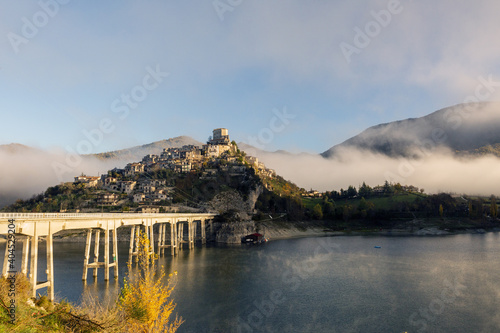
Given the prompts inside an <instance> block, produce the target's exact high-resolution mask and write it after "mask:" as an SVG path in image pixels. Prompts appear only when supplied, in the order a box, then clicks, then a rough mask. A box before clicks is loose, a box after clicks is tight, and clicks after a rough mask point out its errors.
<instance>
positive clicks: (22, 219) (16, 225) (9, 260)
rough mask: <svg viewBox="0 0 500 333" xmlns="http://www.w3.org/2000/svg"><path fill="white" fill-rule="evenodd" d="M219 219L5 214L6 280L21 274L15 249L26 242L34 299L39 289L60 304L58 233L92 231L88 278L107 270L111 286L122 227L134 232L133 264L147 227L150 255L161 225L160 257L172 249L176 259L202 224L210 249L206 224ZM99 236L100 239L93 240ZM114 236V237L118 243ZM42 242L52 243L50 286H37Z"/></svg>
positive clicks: (0, 221) (1, 226) (0, 218)
mask: <svg viewBox="0 0 500 333" xmlns="http://www.w3.org/2000/svg"><path fill="white" fill-rule="evenodd" d="M215 215H216V214H211V213H165V214H161V213H160V214H157V213H93V214H81V213H0V235H6V236H7V242H6V245H5V256H4V262H3V268H2V276H4V277H8V276H9V275H11V274H13V273H15V261H17V260H18V258H16V257H15V253H14V250H15V249H16V248H17V246H18V242H21V241H22V258H21V273H22V274H24V275H25V276H28V259H30V260H29V261H30V267H29V280H30V283H31V288H32V295H33V297H36V291H37V290H38V289H41V288H45V287H47V295H48V297H49V299H50V300H54V260H53V254H54V250H53V235H54V234H55V233H57V232H59V231H62V230H74V229H86V230H87V240H86V245H85V253H84V260H83V276H82V279H83V280H84V281H85V280H87V272H88V270H89V269H93V276H94V277H96V276H97V270H98V269H99V268H104V280H106V281H107V280H109V270H110V268H111V267H113V272H114V277H115V279H117V278H118V238H117V229H118V228H120V227H123V226H131V227H132V228H131V232H130V248H129V261H132V258H133V257H134V256H136V259H137V254H138V237H137V236H138V234H139V231H140V229H141V228H144V229H145V233H146V235H147V237H148V239H149V241H150V247H151V248H150V251H151V252H152V253H155V244H154V233H153V226H154V225H155V224H159V235H158V238H157V244H156V250H157V253H158V254H163V253H164V250H165V249H166V248H170V251H171V254H172V255H175V254H177V253H178V251H179V248H180V246H181V244H182V243H185V242H187V243H188V245H189V249H192V248H194V244H195V238H196V234H197V230H196V229H197V227H198V224H199V225H200V229H201V232H200V234H201V236H200V237H199V239H201V242H202V243H203V244H204V243H205V242H206V223H207V222H208V223H210V225H211V222H212V219H213V218H214V216H215ZM167 225H168V226H169V227H170V240H169V241H168V242H167V231H168V230H167ZM184 226H186V227H187V234H188V235H187V240H186V239H184ZM102 230H104V254H103V257H104V258H103V261H102V262H100V261H99V238H100V233H101V231H102ZM111 234H112V235H111ZM93 235H94V237H92V236H93ZM18 236H21V237H18ZM110 236H112V243H111V242H110V238H111V237H110ZM39 237H45V238H46V243H47V245H46V248H47V250H46V252H47V269H46V273H47V281H44V282H39V281H37V273H38V242H39ZM92 239H94V259H93V262H91V263H89V259H90V249H91V247H92ZM111 244H112V245H113V248H112V251H110V245H111ZM110 252H112V253H110ZM110 254H111V256H110ZM110 259H112V260H110Z"/></svg>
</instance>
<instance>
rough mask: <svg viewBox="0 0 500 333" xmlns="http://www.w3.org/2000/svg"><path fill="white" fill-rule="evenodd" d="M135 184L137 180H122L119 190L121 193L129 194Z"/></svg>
mask: <svg viewBox="0 0 500 333" xmlns="http://www.w3.org/2000/svg"><path fill="white" fill-rule="evenodd" d="M136 184H137V182H134V181H124V182H121V183H120V185H121V189H120V190H121V191H122V192H123V193H127V194H130V193H132V191H133V190H134V188H135V185H136Z"/></svg>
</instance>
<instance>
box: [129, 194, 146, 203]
mask: <svg viewBox="0 0 500 333" xmlns="http://www.w3.org/2000/svg"><path fill="white" fill-rule="evenodd" d="M144 200H146V195H145V194H144V193H135V194H134V195H133V199H132V201H134V202H135V203H141V202H143V201H144Z"/></svg>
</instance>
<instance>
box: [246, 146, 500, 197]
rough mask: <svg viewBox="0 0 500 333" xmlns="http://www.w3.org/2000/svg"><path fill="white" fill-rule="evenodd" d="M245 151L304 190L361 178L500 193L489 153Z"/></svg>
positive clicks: (499, 176) (496, 164)
mask: <svg viewBox="0 0 500 333" xmlns="http://www.w3.org/2000/svg"><path fill="white" fill-rule="evenodd" d="M246 151H247V153H248V154H249V155H253V156H257V157H258V158H259V161H261V162H264V163H265V164H266V166H267V167H268V168H271V169H275V170H276V172H277V173H278V174H279V175H281V176H283V177H284V178H285V179H287V180H291V181H292V182H294V183H295V184H297V185H298V186H300V187H303V188H305V189H306V190H309V189H311V188H312V189H316V190H319V191H326V190H328V191H331V190H340V188H344V189H347V187H348V186H349V185H353V186H356V187H358V186H359V185H360V184H362V183H363V181H364V182H366V184H367V185H370V186H372V187H373V186H376V185H383V184H384V182H385V180H389V181H390V182H399V183H401V184H402V185H414V186H417V187H419V188H423V189H425V192H426V193H437V192H454V193H458V194H461V193H464V194H482V195H491V194H495V195H500V159H499V158H496V157H491V156H490V157H481V158H475V159H466V158H457V157H454V156H452V154H451V153H450V152H449V151H445V150H440V151H437V150H436V151H433V152H429V153H428V154H427V156H424V157H422V158H420V159H405V158H390V157H387V156H385V155H379V154H373V153H370V152H366V151H354V150H349V151H343V152H340V154H339V155H338V156H337V157H335V158H331V159H325V158H323V157H321V156H319V155H309V154H298V155H295V154H286V153H269V152H262V151H257V150H253V151H252V150H251V149H248V150H246Z"/></svg>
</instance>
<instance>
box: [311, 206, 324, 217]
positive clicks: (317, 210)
mask: <svg viewBox="0 0 500 333" xmlns="http://www.w3.org/2000/svg"><path fill="white" fill-rule="evenodd" d="M312 216H313V219H315V220H321V219H322V218H323V209H322V208H321V205H320V204H316V205H315V206H314V207H313V212H312Z"/></svg>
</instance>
